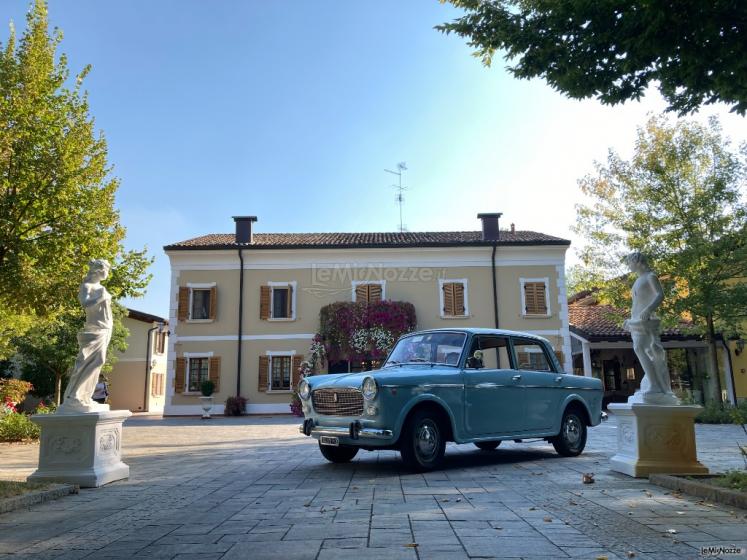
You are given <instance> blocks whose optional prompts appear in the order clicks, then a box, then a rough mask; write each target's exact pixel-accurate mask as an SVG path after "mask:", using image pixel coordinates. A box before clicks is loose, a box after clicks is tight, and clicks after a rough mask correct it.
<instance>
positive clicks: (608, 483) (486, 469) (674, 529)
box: [0, 417, 747, 560]
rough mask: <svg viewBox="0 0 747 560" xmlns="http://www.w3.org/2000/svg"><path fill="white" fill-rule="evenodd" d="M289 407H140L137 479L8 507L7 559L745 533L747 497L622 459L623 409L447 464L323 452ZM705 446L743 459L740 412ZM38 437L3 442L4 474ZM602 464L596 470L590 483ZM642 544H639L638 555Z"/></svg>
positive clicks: (622, 553) (10, 474)
mask: <svg viewBox="0 0 747 560" xmlns="http://www.w3.org/2000/svg"><path fill="white" fill-rule="evenodd" d="M297 424H298V422H297V420H295V419H291V418H287V417H264V418H263V417H248V418H247V417H245V418H236V419H227V418H226V419H224V418H216V419H214V420H212V421H211V422H201V421H200V420H199V419H194V418H184V419H175V418H170V419H165V420H158V419H147V418H133V419H131V420H129V421H128V422H127V424H126V427H125V433H124V456H125V461H126V462H127V463H128V464H129V465H130V469H131V476H132V478H130V480H129V481H126V482H119V483H115V484H111V485H109V486H106V487H104V488H101V489H98V490H82V491H81V493H80V494H79V495H76V496H69V497H66V498H64V499H62V500H58V501H56V502H50V503H46V504H41V505H38V506H35V507H33V508H32V509H30V510H26V511H21V512H14V513H11V514H5V515H0V559H5V558H13V559H17V558H34V559H45V558H56V559H57V558H59V559H68V558H69V559H78V558H91V559H99V558H102V559H106V558H130V557H136V556H137V557H139V558H157V559H161V558H163V559H167V558H168V559H170V558H177V559H181V560H187V559H193V560H198V559H206V560H207V559H216V560H217V559H219V558H220V559H223V560H230V559H245V558H246V559H257V560H263V559H282V560H295V559H310V560H312V559H319V560H330V559H337V558H340V559H342V558H354V559H355V560H366V559H369V558H376V559H378V558H382V559H386V560H397V559H400V558H403V559H416V558H421V559H430V558H436V559H439V558H443V559H448V560H452V559H453V560H459V559H462V558H591V559H597V558H604V557H606V558H608V559H610V560H612V559H614V558H623V559H627V558H638V559H649V558H655V559H667V560H668V559H675V558H699V557H700V554H699V549H700V547H701V546H703V545H727V544H731V545H737V546H742V547H747V512H745V511H741V510H729V509H728V508H723V507H718V506H714V505H711V504H707V503H703V502H699V501H697V500H695V499H689V498H686V497H680V496H676V495H672V494H671V493H669V492H667V491H666V490H663V489H661V488H658V487H656V486H652V485H650V484H648V483H647V482H645V481H640V480H634V479H630V478H628V477H626V476H623V475H618V474H615V473H612V472H611V471H610V470H609V467H608V461H607V459H608V458H609V456H610V455H611V454H612V451H613V450H614V438H615V429H616V428H615V425H614V420H612V421H610V422H609V423H607V424H604V425H602V426H600V427H598V428H594V429H593V430H591V431H590V436H589V444H588V446H587V451H586V452H585V453H584V454H583V455H582V456H581V457H577V458H561V457H558V456H557V455H556V454H555V453H554V451H553V450H552V447H551V446H549V445H548V444H546V443H544V442H537V443H533V444H513V443H508V444H506V443H504V444H503V445H502V446H501V447H500V448H499V449H498V450H497V451H494V452H488V453H485V452H480V451H478V450H477V449H475V448H474V447H472V446H467V445H465V446H455V445H450V446H449V448H448V449H447V457H446V466H445V468H444V469H443V470H442V471H439V472H435V473H430V474H426V475H416V474H409V473H407V472H403V471H402V470H401V462H400V460H399V456H398V454H396V453H394V452H379V453H366V452H362V453H361V454H359V455H358V457H356V460H355V461H354V462H353V463H352V464H349V465H332V464H329V463H327V462H326V461H324V460H323V459H322V457H321V455H320V454H319V452H318V450H317V448H316V443H315V442H314V441H313V440H310V439H308V438H305V437H303V436H301V435H300V434H298V433H297V431H296V426H297ZM697 436H698V446H699V454H700V458H701V460H702V461H703V462H705V463H706V464H707V465H708V466H709V467H710V468H711V469H713V470H723V469H725V468H735V467H736V468H739V467H741V466H743V465H742V463H741V459H740V458H739V456H738V453H737V451H736V441H737V440H740V441H742V442H743V443H747V442H745V441H744V437H743V434H741V432H740V431H739V430H738V428H737V427H735V426H698V427H697ZM37 453H38V447H37V446H35V445H29V446H8V445H4V446H0V478H23V477H24V476H26V475H27V474H29V473H30V472H31V471H32V470H33V468H34V466H35V463H36V456H37ZM583 472H594V473H595V475H596V476H595V478H596V481H597V482H596V484H594V485H583V484H581V473H583ZM630 554H634V555H635V556H630Z"/></svg>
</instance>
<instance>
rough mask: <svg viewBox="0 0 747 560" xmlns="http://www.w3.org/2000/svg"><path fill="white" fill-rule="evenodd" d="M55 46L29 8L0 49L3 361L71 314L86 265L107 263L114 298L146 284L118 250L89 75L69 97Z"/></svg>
mask: <svg viewBox="0 0 747 560" xmlns="http://www.w3.org/2000/svg"><path fill="white" fill-rule="evenodd" d="M61 40H62V33H61V32H60V31H59V30H54V31H53V32H52V34H51V36H50V34H49V32H48V25H47V5H46V2H45V1H44V0H36V1H35V4H34V6H33V8H32V9H31V10H30V11H29V14H28V17H27V28H26V30H25V32H24V34H23V36H22V37H21V40H20V41H17V40H16V36H15V32H14V30H13V29H11V35H10V37H9V39H8V42H7V44H5V45H2V44H0V325H2V326H1V327H0V357H3V356H8V355H9V354H10V353H12V347H11V345H10V344H9V341H10V339H11V338H12V337H16V336H19V335H22V334H23V333H24V332H26V331H27V330H28V329H29V328H31V327H32V326H33V325H34V324H35V323H36V322H37V321H38V320H44V319H47V318H50V317H51V318H54V317H55V316H56V315H57V314H65V313H66V312H69V310H71V309H73V308H74V307H76V306H77V302H76V301H75V295H76V294H77V291H78V284H79V283H80V281H81V278H82V277H83V275H84V273H85V271H86V268H87V263H88V262H89V261H90V260H91V259H93V258H104V259H107V260H109V261H110V262H111V263H112V271H111V281H110V282H109V284H108V290H109V292H110V293H111V294H112V296H113V297H114V298H119V297H127V296H138V295H140V294H141V293H142V290H143V289H144V288H145V286H146V285H147V283H148V281H149V280H150V277H149V276H147V275H146V274H145V270H146V268H147V266H148V265H149V264H150V262H151V260H150V259H148V258H146V256H145V252H144V251H125V250H124V247H123V245H122V241H123V239H124V236H125V230H124V228H123V227H122V226H121V225H120V223H119V215H118V212H117V211H116V210H115V208H114V202H115V200H114V198H115V193H116V190H117V187H118V186H119V182H118V180H117V179H116V178H114V177H112V176H111V168H110V166H109V164H108V163H107V145H106V141H105V140H104V137H103V135H101V134H100V133H99V134H96V132H95V130H94V121H93V118H92V117H91V116H90V115H89V107H88V97H87V94H86V93H85V92H84V91H82V90H81V86H82V83H83V80H84V78H85V76H86V74H87V73H88V72H89V70H90V68H89V67H86V68H84V69H83V70H82V71H81V72H80V73H79V74H78V75H77V76H76V77H75V79H74V81H73V85H72V87H69V85H68V84H69V81H70V80H69V78H70V75H69V71H68V68H67V58H66V57H65V55H64V54H62V55H59V57H57V59H56V50H57V47H58V46H59V44H60V42H61ZM34 315H35V316H36V317H34Z"/></svg>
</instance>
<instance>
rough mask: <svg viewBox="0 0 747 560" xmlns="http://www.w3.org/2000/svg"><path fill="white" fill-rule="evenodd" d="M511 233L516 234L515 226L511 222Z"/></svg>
mask: <svg viewBox="0 0 747 560" xmlns="http://www.w3.org/2000/svg"><path fill="white" fill-rule="evenodd" d="M511 233H516V224H514V223H513V222H511Z"/></svg>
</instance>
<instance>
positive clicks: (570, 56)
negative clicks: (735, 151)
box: [436, 0, 747, 115]
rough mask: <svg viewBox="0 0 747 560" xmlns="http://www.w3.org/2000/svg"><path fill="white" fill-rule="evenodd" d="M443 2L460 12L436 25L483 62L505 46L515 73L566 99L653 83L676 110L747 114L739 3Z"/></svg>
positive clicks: (745, 25) (606, 95)
mask: <svg viewBox="0 0 747 560" xmlns="http://www.w3.org/2000/svg"><path fill="white" fill-rule="evenodd" d="M442 1H445V0H442ZM449 2H451V3H452V4H454V5H455V6H457V7H459V8H462V9H464V10H465V12H466V13H465V15H463V16H461V17H459V18H457V19H456V20H455V21H453V22H451V23H446V24H443V25H439V26H437V27H436V29H438V30H440V31H442V32H445V33H455V34H457V35H459V36H461V37H465V38H466V39H467V43H468V45H469V46H471V47H473V48H475V49H476V52H475V56H477V57H479V58H481V59H482V61H483V63H484V64H486V65H490V63H491V62H492V60H493V57H494V55H495V53H496V51H499V50H500V51H504V52H505V58H506V60H507V61H515V64H514V65H513V66H510V67H509V71H510V72H511V73H512V74H513V75H514V76H516V77H517V78H526V79H529V78H536V77H540V78H544V79H545V80H546V81H547V83H548V84H550V85H551V86H552V87H553V88H554V89H556V90H558V91H560V92H562V93H564V94H566V95H567V96H569V97H571V98H574V99H583V98H588V97H596V98H597V99H599V100H600V101H601V102H602V103H605V104H610V105H615V104H617V103H621V102H624V101H627V100H630V99H639V98H640V97H641V96H642V95H643V94H644V91H645V89H646V87H647V86H648V85H649V84H651V83H654V84H656V85H657V87H658V88H659V91H660V92H661V94H662V96H663V97H664V99H665V100H666V101H667V102H668V103H669V108H668V110H670V111H677V112H678V113H679V114H680V115H683V114H686V113H690V112H694V111H696V110H697V109H698V108H699V107H700V106H701V105H704V104H706V105H707V104H710V103H716V102H719V101H720V102H724V103H727V104H731V105H733V108H732V111H736V112H738V113H740V114H742V115H744V114H745V112H747V72H745V62H744V61H745V60H746V59H747V42H746V41H745V39H744V37H745V34H746V33H747V3H745V2H733V1H731V0H678V1H677V2H675V3H673V2H663V1H656V0H654V1H653V2H651V1H644V0H629V1H628V2H616V1H613V0H596V1H594V2H589V1H586V0H565V1H563V2H553V1H548V0H449Z"/></svg>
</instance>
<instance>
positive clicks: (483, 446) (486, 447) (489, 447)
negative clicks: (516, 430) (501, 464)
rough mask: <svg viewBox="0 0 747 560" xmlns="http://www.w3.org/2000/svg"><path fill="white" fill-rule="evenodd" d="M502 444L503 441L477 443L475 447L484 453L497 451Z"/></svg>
mask: <svg viewBox="0 0 747 560" xmlns="http://www.w3.org/2000/svg"><path fill="white" fill-rule="evenodd" d="M500 444H501V441H500V440H498V441H477V442H475V447H477V448H478V449H480V450H482V451H493V450H494V449H497V448H498V446H499V445H500Z"/></svg>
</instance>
